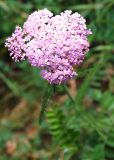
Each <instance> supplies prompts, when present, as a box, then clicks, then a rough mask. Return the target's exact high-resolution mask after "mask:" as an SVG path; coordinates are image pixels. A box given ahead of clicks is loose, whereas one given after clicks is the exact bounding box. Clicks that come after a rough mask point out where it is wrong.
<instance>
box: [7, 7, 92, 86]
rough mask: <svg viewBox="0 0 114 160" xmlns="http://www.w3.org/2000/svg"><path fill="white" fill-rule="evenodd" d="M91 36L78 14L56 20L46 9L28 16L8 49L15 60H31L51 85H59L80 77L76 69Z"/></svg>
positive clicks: (67, 15) (87, 48) (60, 15)
mask: <svg viewBox="0 0 114 160" xmlns="http://www.w3.org/2000/svg"><path fill="white" fill-rule="evenodd" d="M89 34H91V31H90V30H89V29H87V27H86V21H85V19H84V18H83V17H82V16H81V15H80V14H78V13H77V12H75V13H72V11H69V10H67V11H64V12H61V13H60V14H59V15H56V16H53V13H51V12H50V11H49V10H47V9H43V10H39V11H35V12H33V13H32V14H31V15H29V17H28V19H27V20H26V22H25V23H24V25H23V27H22V28H21V27H19V26H17V27H16V29H15V31H14V33H13V34H12V36H11V37H9V38H7V40H6V44H5V46H6V47H8V50H9V51H10V56H11V57H12V59H14V60H15V61H17V62H19V61H22V60H25V59H26V60H28V62H29V63H30V64H31V65H32V66H35V67H38V68H40V70H41V75H42V77H43V78H44V79H46V80H48V81H49V83H53V84H60V83H63V82H65V81H67V80H69V79H71V78H72V77H74V76H76V75H77V73H76V72H75V70H74V68H73V67H74V66H77V65H80V64H81V63H82V62H83V60H84V57H85V54H86V53H87V52H88V50H89V42H88V40H87V36H88V35H89Z"/></svg>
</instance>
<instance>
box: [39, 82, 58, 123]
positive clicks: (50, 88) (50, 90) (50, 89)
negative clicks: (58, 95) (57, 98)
mask: <svg viewBox="0 0 114 160" xmlns="http://www.w3.org/2000/svg"><path fill="white" fill-rule="evenodd" d="M54 88H55V87H54V85H51V84H49V85H48V87H47V88H46V90H45V93H44V97H43V98H44V99H43V103H42V105H41V112H40V116H39V123H41V122H42V120H43V117H44V113H45V111H46V108H47V107H48V104H49V101H50V99H51V97H52V95H53V92H54Z"/></svg>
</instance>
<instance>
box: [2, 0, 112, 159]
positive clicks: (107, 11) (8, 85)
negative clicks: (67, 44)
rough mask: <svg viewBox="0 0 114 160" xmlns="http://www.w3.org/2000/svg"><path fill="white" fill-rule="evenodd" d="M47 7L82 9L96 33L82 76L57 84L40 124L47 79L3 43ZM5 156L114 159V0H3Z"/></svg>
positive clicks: (3, 118)
mask: <svg viewBox="0 0 114 160" xmlns="http://www.w3.org/2000/svg"><path fill="white" fill-rule="evenodd" d="M45 7H46V8H48V9H50V10H51V11H53V12H54V13H55V14H57V13H59V12H60V11H63V10H66V9H71V10H73V11H78V12H79V13H80V14H82V15H83V16H84V17H85V18H86V19H87V23H88V27H89V28H91V29H92V32H93V34H92V35H91V36H90V37H89V41H90V43H91V49H90V52H89V53H88V55H87V56H86V60H85V61H84V63H83V65H82V66H81V67H79V68H77V71H78V74H79V76H78V77H77V78H76V79H74V80H71V81H69V82H68V84H67V88H65V87H64V86H63V85H60V86H57V88H56V91H55V93H54V95H53V98H52V100H51V101H50V103H49V106H48V108H47V111H46V112H45V117H44V118H43V121H42V123H41V124H40V125H39V123H38V119H39V112H40V104H41V103H42V101H43V97H44V96H43V95H44V90H45V89H46V88H47V82H46V81H44V80H43V79H42V78H41V77H40V76H39V74H38V72H39V71H38V69H37V68H32V67H31V66H30V65H29V64H28V63H27V62H22V63H19V64H18V63H14V62H13V61H12V59H11V58H10V57H9V54H8V51H7V49H6V48H5V47H4V42H5V39H6V38H7V37H8V36H9V35H10V34H11V33H12V31H13V30H14V28H15V25H17V24H19V25H22V24H23V22H24V20H25V19H26V18H27V16H28V15H29V14H30V13H31V12H33V11H34V10H38V9H41V8H45ZM68 90H69V92H70V96H72V97H73V99H72V98H71V97H70V96H68V95H69V93H68V92H67V91H68ZM0 160H114V0H0Z"/></svg>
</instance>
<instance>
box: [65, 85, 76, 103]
mask: <svg viewBox="0 0 114 160" xmlns="http://www.w3.org/2000/svg"><path fill="white" fill-rule="evenodd" d="M63 87H64V90H65V91H66V94H67V95H68V97H69V98H70V100H71V101H72V102H73V103H75V100H74V99H73V97H72V96H71V94H70V92H69V90H68V88H67V86H66V84H63Z"/></svg>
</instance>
